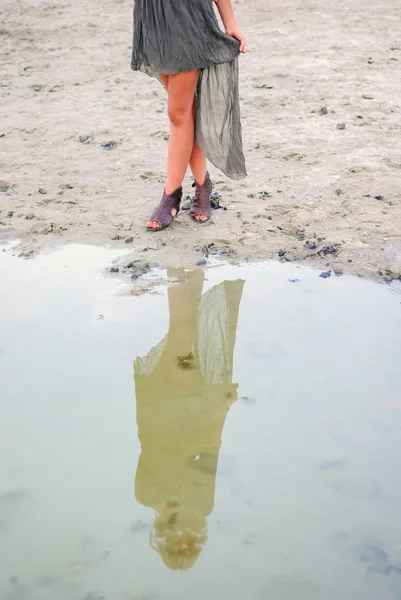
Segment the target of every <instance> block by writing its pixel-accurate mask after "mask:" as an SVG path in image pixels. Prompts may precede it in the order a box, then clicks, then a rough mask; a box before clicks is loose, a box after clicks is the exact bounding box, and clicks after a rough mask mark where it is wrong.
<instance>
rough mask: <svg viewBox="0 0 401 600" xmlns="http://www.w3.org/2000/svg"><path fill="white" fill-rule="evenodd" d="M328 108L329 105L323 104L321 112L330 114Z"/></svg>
mask: <svg viewBox="0 0 401 600" xmlns="http://www.w3.org/2000/svg"><path fill="white" fill-rule="evenodd" d="M328 112H329V111H328V110H327V106H322V108H321V109H320V114H321V115H327V114H328Z"/></svg>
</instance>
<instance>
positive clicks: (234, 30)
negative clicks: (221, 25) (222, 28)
mask: <svg viewBox="0 0 401 600" xmlns="http://www.w3.org/2000/svg"><path fill="white" fill-rule="evenodd" d="M226 34H227V35H228V36H229V37H232V38H234V39H236V40H238V41H239V50H240V52H242V53H245V52H246V44H245V42H246V40H245V36H244V34H243V33H242V32H241V31H240V29H239V27H238V25H234V26H232V27H228V28H227V29H226Z"/></svg>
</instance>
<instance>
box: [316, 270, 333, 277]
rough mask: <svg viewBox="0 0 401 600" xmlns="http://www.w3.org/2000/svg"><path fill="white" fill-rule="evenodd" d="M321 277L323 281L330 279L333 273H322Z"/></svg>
mask: <svg viewBox="0 0 401 600" xmlns="http://www.w3.org/2000/svg"><path fill="white" fill-rule="evenodd" d="M319 277H321V278H322V279H328V278H329V277H331V271H323V272H322V273H320V275H319Z"/></svg>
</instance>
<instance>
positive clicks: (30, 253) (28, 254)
mask: <svg viewBox="0 0 401 600" xmlns="http://www.w3.org/2000/svg"><path fill="white" fill-rule="evenodd" d="M33 255H34V251H33V250H24V251H23V252H20V253H19V254H18V256H19V257H20V258H32V256H33Z"/></svg>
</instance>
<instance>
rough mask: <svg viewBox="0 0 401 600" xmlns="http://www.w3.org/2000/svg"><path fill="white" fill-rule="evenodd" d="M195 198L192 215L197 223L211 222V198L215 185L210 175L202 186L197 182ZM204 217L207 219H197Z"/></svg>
mask: <svg viewBox="0 0 401 600" xmlns="http://www.w3.org/2000/svg"><path fill="white" fill-rule="evenodd" d="M194 185H195V197H194V200H193V202H192V206H191V210H190V215H191V217H192V219H193V220H194V221H195V223H200V224H201V225H202V223H206V221H209V219H210V216H211V214H212V207H211V204H210V197H211V195H212V190H213V185H212V182H211V180H210V177H209V173H206V177H205V181H204V182H203V183H202V185H199V183H196V182H195V184H194ZM199 216H204V217H206V219H197V218H196V217H199Z"/></svg>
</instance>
